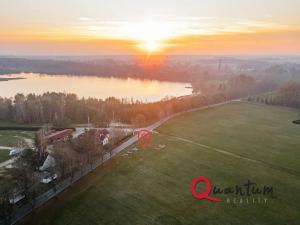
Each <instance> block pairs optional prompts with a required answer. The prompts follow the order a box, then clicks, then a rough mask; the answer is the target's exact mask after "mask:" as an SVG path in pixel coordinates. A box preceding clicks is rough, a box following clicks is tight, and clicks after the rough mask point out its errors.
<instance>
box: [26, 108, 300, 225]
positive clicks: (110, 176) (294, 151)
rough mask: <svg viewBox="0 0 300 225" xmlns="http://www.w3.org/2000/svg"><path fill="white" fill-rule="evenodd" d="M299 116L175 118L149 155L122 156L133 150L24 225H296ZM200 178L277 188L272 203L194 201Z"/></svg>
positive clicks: (259, 111) (229, 113) (231, 112)
mask: <svg viewBox="0 0 300 225" xmlns="http://www.w3.org/2000/svg"><path fill="white" fill-rule="evenodd" d="M299 117H300V111H299V110H294V109H290V108H285V107H278V106H267V105H262V104H256V103H247V102H235V103H231V104H228V105H224V106H219V107H216V108H210V109H205V110H200V111H198V112H193V113H189V114H185V115H182V116H179V117H176V118H174V119H172V120H170V121H168V122H167V123H165V124H164V125H163V126H161V127H160V128H159V129H157V131H156V132H155V133H154V134H153V143H152V145H151V147H150V148H149V149H147V150H140V151H138V152H135V153H132V154H129V155H124V153H126V152H128V151H131V149H132V147H133V146H132V147H130V148H129V149H127V150H125V151H124V152H123V153H121V154H120V155H119V156H117V157H116V158H114V159H113V160H111V161H110V162H108V163H106V164H105V165H104V166H103V167H102V168H98V169H97V170H95V171H94V172H93V173H92V174H90V175H88V176H86V177H84V178H83V179H81V180H80V181H79V182H77V183H76V184H74V185H73V186H72V187H71V188H70V189H68V190H67V191H65V192H64V193H62V194H61V195H60V196H59V197H58V198H56V199H53V200H51V201H50V202H49V203H48V204H46V205H45V206H43V207H41V208H39V209H37V210H36V211H35V212H34V213H32V214H31V215H30V216H28V217H27V218H25V220H24V221H23V223H24V224H36V225H38V224H43V225H48V224H49V225H59V224H61V225H68V224H72V225H77V224H78V225H81V224H105V225H110V224H111V225H112V224H120V225H132V224H139V225H150V224H155V225H158V224H161V225H177V224H178V225H180V224H182V225H183V224H190V225H194V224H211V225H214V224H215V225H220V224H222V225H225V224H264V225H265V224H270V225H276V224H278V225H279V224H280V225H282V224H289V225H293V224H295V225H296V224H299V221H300V214H299V209H300V202H299V199H300V192H299V186H300V163H299V162H300V138H299V137H300V125H297V124H293V123H292V121H293V120H296V119H299ZM161 146H164V147H161ZM199 176H206V177H208V178H209V179H210V180H211V181H212V183H213V184H214V185H219V186H222V185H224V186H234V185H236V184H244V183H246V182H247V181H248V180H251V181H252V182H255V183H256V184H257V185H268V186H272V187H273V191H274V198H271V197H270V198H268V201H267V203H261V202H260V203H259V202H254V203H253V202H250V203H249V204H246V203H245V202H244V203H233V202H230V203H227V202H226V198H225V197H226V196H224V195H218V197H219V198H220V199H221V200H222V201H221V202H212V201H208V200H197V199H195V198H194V197H193V196H192V194H191V192H190V186H191V183H192V181H193V179H194V178H197V177H199ZM229 197H230V198H231V199H232V198H234V195H229ZM255 199H257V198H256V197H255Z"/></svg>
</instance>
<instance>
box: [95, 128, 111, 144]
mask: <svg viewBox="0 0 300 225" xmlns="http://www.w3.org/2000/svg"><path fill="white" fill-rule="evenodd" d="M98 137H99V142H100V144H101V145H103V146H104V145H107V144H108V143H109V132H108V131H107V130H106V129H103V130H100V131H98Z"/></svg>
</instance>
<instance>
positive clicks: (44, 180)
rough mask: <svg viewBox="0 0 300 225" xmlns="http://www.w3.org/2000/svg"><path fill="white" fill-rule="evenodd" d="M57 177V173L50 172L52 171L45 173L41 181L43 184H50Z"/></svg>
mask: <svg viewBox="0 0 300 225" xmlns="http://www.w3.org/2000/svg"><path fill="white" fill-rule="evenodd" d="M55 179H57V174H56V173H54V174H50V173H45V174H44V175H43V176H42V178H41V181H40V182H41V183H43V184H49V183H50V182H52V181H53V180H55Z"/></svg>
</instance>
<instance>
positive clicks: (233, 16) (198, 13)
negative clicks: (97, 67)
mask: <svg viewBox="0 0 300 225" xmlns="http://www.w3.org/2000/svg"><path fill="white" fill-rule="evenodd" d="M299 9H300V1H299V0H264V1H262V0H226V1H225V0H209V1H201V0H185V1H183V0H177V1H174V0H151V1H144V0H126V1H125V0H109V1H103V0H85V1H83V0H51V1H46V0H45V1H40V0H26V1H25V0H10V1H1V2H0V27H1V30H0V54H38V55H39V54H42V55H48V54H49V55H53V54H58V55H62V54H63V55H68V54H143V53H146V52H147V53H149V52H153V53H164V54H298V53H300V13H299Z"/></svg>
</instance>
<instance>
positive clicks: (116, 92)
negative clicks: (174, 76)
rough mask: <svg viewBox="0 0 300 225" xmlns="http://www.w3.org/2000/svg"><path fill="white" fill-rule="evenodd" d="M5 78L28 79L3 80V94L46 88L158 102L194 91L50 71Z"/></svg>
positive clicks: (165, 84) (179, 85)
mask: <svg viewBox="0 0 300 225" xmlns="http://www.w3.org/2000/svg"><path fill="white" fill-rule="evenodd" d="M2 77H9V78H18V77H23V78H26V79H18V80H10V81H0V96H2V97H12V96H14V95H15V94H16V93H24V94H28V93H36V94H42V93H44V92H47V91H50V92H51V91H54V92H66V93H76V94H77V95H78V96H79V97H96V98H102V99H104V98H107V97H110V96H114V97H117V98H126V99H131V98H132V99H134V100H142V101H148V102H153V101H158V100H161V99H162V98H164V97H166V96H182V95H188V94H191V89H189V88H186V86H190V85H189V84H188V83H178V82H165V81H157V80H138V79H131V78H128V79H119V78H112V77H109V78H108V77H95V76H70V75H47V74H32V73H26V74H25V73H23V74H10V75H2Z"/></svg>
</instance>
